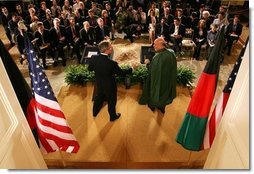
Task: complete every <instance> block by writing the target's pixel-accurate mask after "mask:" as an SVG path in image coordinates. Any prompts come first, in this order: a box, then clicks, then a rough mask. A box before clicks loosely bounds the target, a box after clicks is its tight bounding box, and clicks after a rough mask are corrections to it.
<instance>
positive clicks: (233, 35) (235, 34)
mask: <svg viewBox="0 0 254 174" xmlns="http://www.w3.org/2000/svg"><path fill="white" fill-rule="evenodd" d="M242 30H243V25H242V24H240V22H239V16H238V15H235V16H234V19H233V22H231V23H230V24H229V25H228V27H227V31H226V38H227V44H226V46H225V48H224V49H226V48H227V47H228V52H227V55H228V56H230V53H231V48H232V45H233V42H234V41H235V40H236V41H237V40H238V39H239V36H240V35H241V34H242Z"/></svg>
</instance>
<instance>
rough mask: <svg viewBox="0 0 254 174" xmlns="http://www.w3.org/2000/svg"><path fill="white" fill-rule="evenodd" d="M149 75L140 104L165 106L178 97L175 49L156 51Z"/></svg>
mask: <svg viewBox="0 0 254 174" xmlns="http://www.w3.org/2000/svg"><path fill="white" fill-rule="evenodd" d="M148 70H149V73H148V77H147V79H146V81H145V84H144V87H143V93H142V95H141V98H140V100H139V104H141V105H145V104H148V105H150V106H152V107H165V106H166V105H167V104H170V103H172V101H173V99H174V98H175V97H176V75H177V64H176V56H175V53H174V51H173V50H170V49H162V50H159V51H157V52H156V54H155V56H154V57H153V59H152V61H151V63H150V66H149V69H148Z"/></svg>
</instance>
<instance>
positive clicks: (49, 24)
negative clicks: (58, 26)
mask: <svg viewBox="0 0 254 174" xmlns="http://www.w3.org/2000/svg"><path fill="white" fill-rule="evenodd" d="M43 25H44V27H45V28H46V29H48V30H50V29H51V28H52V27H53V26H54V25H53V19H52V16H51V14H49V13H47V14H46V19H45V20H44V21H43Z"/></svg>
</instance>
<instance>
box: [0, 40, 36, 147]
mask: <svg viewBox="0 0 254 174" xmlns="http://www.w3.org/2000/svg"><path fill="white" fill-rule="evenodd" d="M0 57H1V59H2V62H3V65H4V67H5V70H6V72H7V74H8V76H9V79H10V81H11V84H12V87H13V89H14V91H15V94H16V96H17V99H18V101H19V103H20V105H21V108H22V110H23V112H24V115H25V116H26V118H27V121H28V123H29V126H30V128H31V129H32V132H33V135H34V137H35V140H36V142H37V144H39V143H38V135H37V132H36V129H35V128H36V123H35V115H34V112H33V109H32V108H33V106H32V105H33V104H32V91H31V88H30V87H29V85H28V84H27V82H26V81H25V79H24V77H23V75H22V74H21V72H20V70H19V68H18V67H17V65H16V63H15V62H14V60H13V59H12V57H11V55H10V53H9V52H8V51H7V49H6V47H5V46H4V44H3V42H2V40H0Z"/></svg>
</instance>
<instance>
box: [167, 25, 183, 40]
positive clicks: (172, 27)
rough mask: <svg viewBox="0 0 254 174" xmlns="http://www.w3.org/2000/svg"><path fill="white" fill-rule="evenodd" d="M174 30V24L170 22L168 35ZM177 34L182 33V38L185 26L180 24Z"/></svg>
mask: <svg viewBox="0 0 254 174" xmlns="http://www.w3.org/2000/svg"><path fill="white" fill-rule="evenodd" d="M174 32H175V25H174V24H171V25H170V27H169V35H171V34H173V33H174ZM178 34H179V35H182V38H183V37H184V36H185V26H184V25H183V24H180V26H179V31H178Z"/></svg>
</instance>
